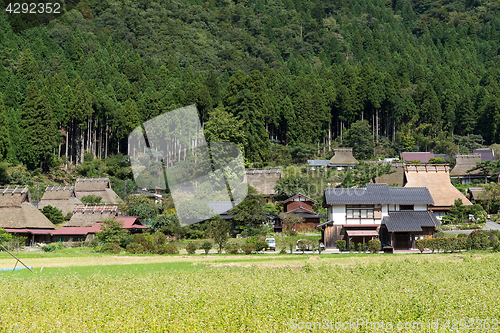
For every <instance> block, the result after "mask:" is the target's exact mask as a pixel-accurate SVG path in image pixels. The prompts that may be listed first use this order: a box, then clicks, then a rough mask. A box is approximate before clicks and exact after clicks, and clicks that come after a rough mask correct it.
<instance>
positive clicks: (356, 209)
mask: <svg viewBox="0 0 500 333" xmlns="http://www.w3.org/2000/svg"><path fill="white" fill-rule="evenodd" d="M432 204H434V200H433V199H432V197H431V194H430V192H429V190H428V189H427V188H425V187H414V188H406V187H389V186H388V185H387V184H367V185H366V187H363V188H329V189H326V190H325V193H324V199H323V206H324V207H326V208H327V212H328V214H327V215H328V216H327V218H328V221H327V222H324V223H322V224H320V225H318V228H320V229H321V238H322V241H323V243H324V244H325V247H326V248H334V247H335V241H337V240H340V239H344V240H346V242H347V246H348V247H349V244H350V243H354V244H355V245H357V244H358V243H366V242H368V241H369V240H371V239H374V238H380V240H381V241H382V243H383V245H388V246H392V247H393V248H396V249H409V248H412V247H414V241H415V240H416V239H418V238H423V237H432V236H433V234H434V229H433V228H431V227H430V226H429V229H425V228H427V227H428V225H429V224H430V221H432V223H434V224H433V225H434V227H436V226H438V225H439V221H437V219H436V218H435V217H434V216H433V214H432V212H431V211H429V206H430V205H432ZM401 212H404V213H405V214H401ZM423 214H426V215H425V216H428V219H427V218H424V217H422V216H423ZM394 225H397V226H398V227H397V228H395V227H393V226H394ZM416 225H419V226H420V227H416ZM422 227H423V228H424V229H422Z"/></svg>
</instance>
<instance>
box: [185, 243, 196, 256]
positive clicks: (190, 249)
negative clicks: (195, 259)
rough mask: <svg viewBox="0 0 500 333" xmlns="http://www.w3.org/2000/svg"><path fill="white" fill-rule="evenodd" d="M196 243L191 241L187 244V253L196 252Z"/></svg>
mask: <svg viewBox="0 0 500 333" xmlns="http://www.w3.org/2000/svg"><path fill="white" fill-rule="evenodd" d="M196 249H197V248H196V244H195V243H193V242H189V243H188V244H187V245H186V251H187V253H189V254H195V252H196Z"/></svg>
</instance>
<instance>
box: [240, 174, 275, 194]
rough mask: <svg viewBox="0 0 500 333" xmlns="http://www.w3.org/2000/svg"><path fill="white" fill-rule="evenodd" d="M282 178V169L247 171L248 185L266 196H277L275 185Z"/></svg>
mask: <svg viewBox="0 0 500 333" xmlns="http://www.w3.org/2000/svg"><path fill="white" fill-rule="evenodd" d="M280 178H281V169H280V168H273V169H266V170H264V169H248V170H245V179H244V180H243V182H246V183H247V184H248V185H250V186H252V187H254V188H255V189H256V190H257V192H259V193H261V194H265V195H272V194H276V191H275V190H274V185H276V182H277V181H278V180H279V179H280Z"/></svg>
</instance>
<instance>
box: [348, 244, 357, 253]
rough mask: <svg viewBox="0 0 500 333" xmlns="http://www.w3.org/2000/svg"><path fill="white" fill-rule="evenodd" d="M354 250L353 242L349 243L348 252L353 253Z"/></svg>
mask: <svg viewBox="0 0 500 333" xmlns="http://www.w3.org/2000/svg"><path fill="white" fill-rule="evenodd" d="M355 249H356V244H354V242H350V243H349V252H351V253H353V252H354V250H355Z"/></svg>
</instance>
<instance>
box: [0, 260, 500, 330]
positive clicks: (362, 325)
mask: <svg viewBox="0 0 500 333" xmlns="http://www.w3.org/2000/svg"><path fill="white" fill-rule="evenodd" d="M2 258H3V259H0V264H2V263H5V262H4V261H5V260H7V258H4V257H2ZM26 261H27V263H28V264H29V265H32V266H34V267H35V269H34V270H35V273H30V272H29V271H27V270H23V271H18V272H2V273H0V283H1V289H0V290H1V293H0V295H1V298H0V314H1V316H0V332H63V331H65V332H137V331H148V332H216V331H217V332H241V331H245V332H265V331H268V332H284V331H286V332H289V331H296V330H302V331H311V332H312V331H325V330H327V331H328V330H331V331H333V330H336V329H335V327H336V326H335V325H338V326H337V328H338V327H341V325H344V327H343V329H341V330H342V331H374V330H375V328H377V327H380V325H384V326H382V327H383V328H386V331H397V330H399V331H412V332H415V331H422V332H437V330H434V329H433V326H430V325H434V324H436V321H438V322H437V323H438V325H439V329H440V330H439V331H451V330H453V328H454V327H453V325H454V324H455V328H462V329H463V328H464V326H463V325H465V324H469V325H470V324H473V325H476V327H479V326H477V325H484V321H483V322H481V323H480V322H479V321H478V320H477V319H482V320H484V319H489V321H488V323H489V324H488V325H490V326H488V329H489V330H491V329H492V328H494V325H495V321H496V322H498V321H500V304H499V302H498V295H499V294H500V287H499V281H500V270H499V269H498V267H499V264H500V254H490V253H482V254H478V253H476V254H472V255H471V254H460V255H457V254H447V255H442V254H439V255H437V254H435V255H419V254H415V255H383V254H378V255H346V256H342V255H321V256H311V255H306V256H302V255H293V256H292V255H287V256H265V255H253V256H215V255H214V256H201V255H196V256H181V255H179V256H129V255H127V256H114V255H101V256H92V255H89V256H77V257H75V256H70V257H61V256H56V255H54V256H52V257H50V256H46V257H43V258H35V257H33V258H27V259H26ZM11 263H12V260H11ZM40 264H43V266H41V265H40ZM41 267H44V268H43V270H41ZM349 320H350V321H351V323H350V325H349ZM447 320H450V321H449V327H446V323H447V322H446V321H447ZM454 320H455V321H456V322H455V321H454ZM460 320H462V322H460ZM308 322H309V323H311V324H308ZM367 322H371V324H369V323H367ZM399 322H400V323H401V324H400V325H401V327H398V323H399ZM314 323H316V324H314ZM408 323H410V324H411V325H413V327H409V326H407V327H406V329H405V328H404V326H403V325H405V324H406V325H408ZM460 324H462V327H461V326H459V325H460ZM308 325H309V326H308ZM370 325H371V326H370ZM377 325H378V326H377ZM389 325H392V326H391V327H392V329H387V328H389ZM419 325H421V326H419ZM457 325H458V326H457ZM308 327H311V328H312V329H308ZM471 327H472V326H469V328H471ZM481 327H482V328H486V326H481ZM496 327H497V328H498V329H500V324H497V325H496ZM398 328H400V329H398ZM488 329H486V330H488ZM483 330H485V329H483Z"/></svg>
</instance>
